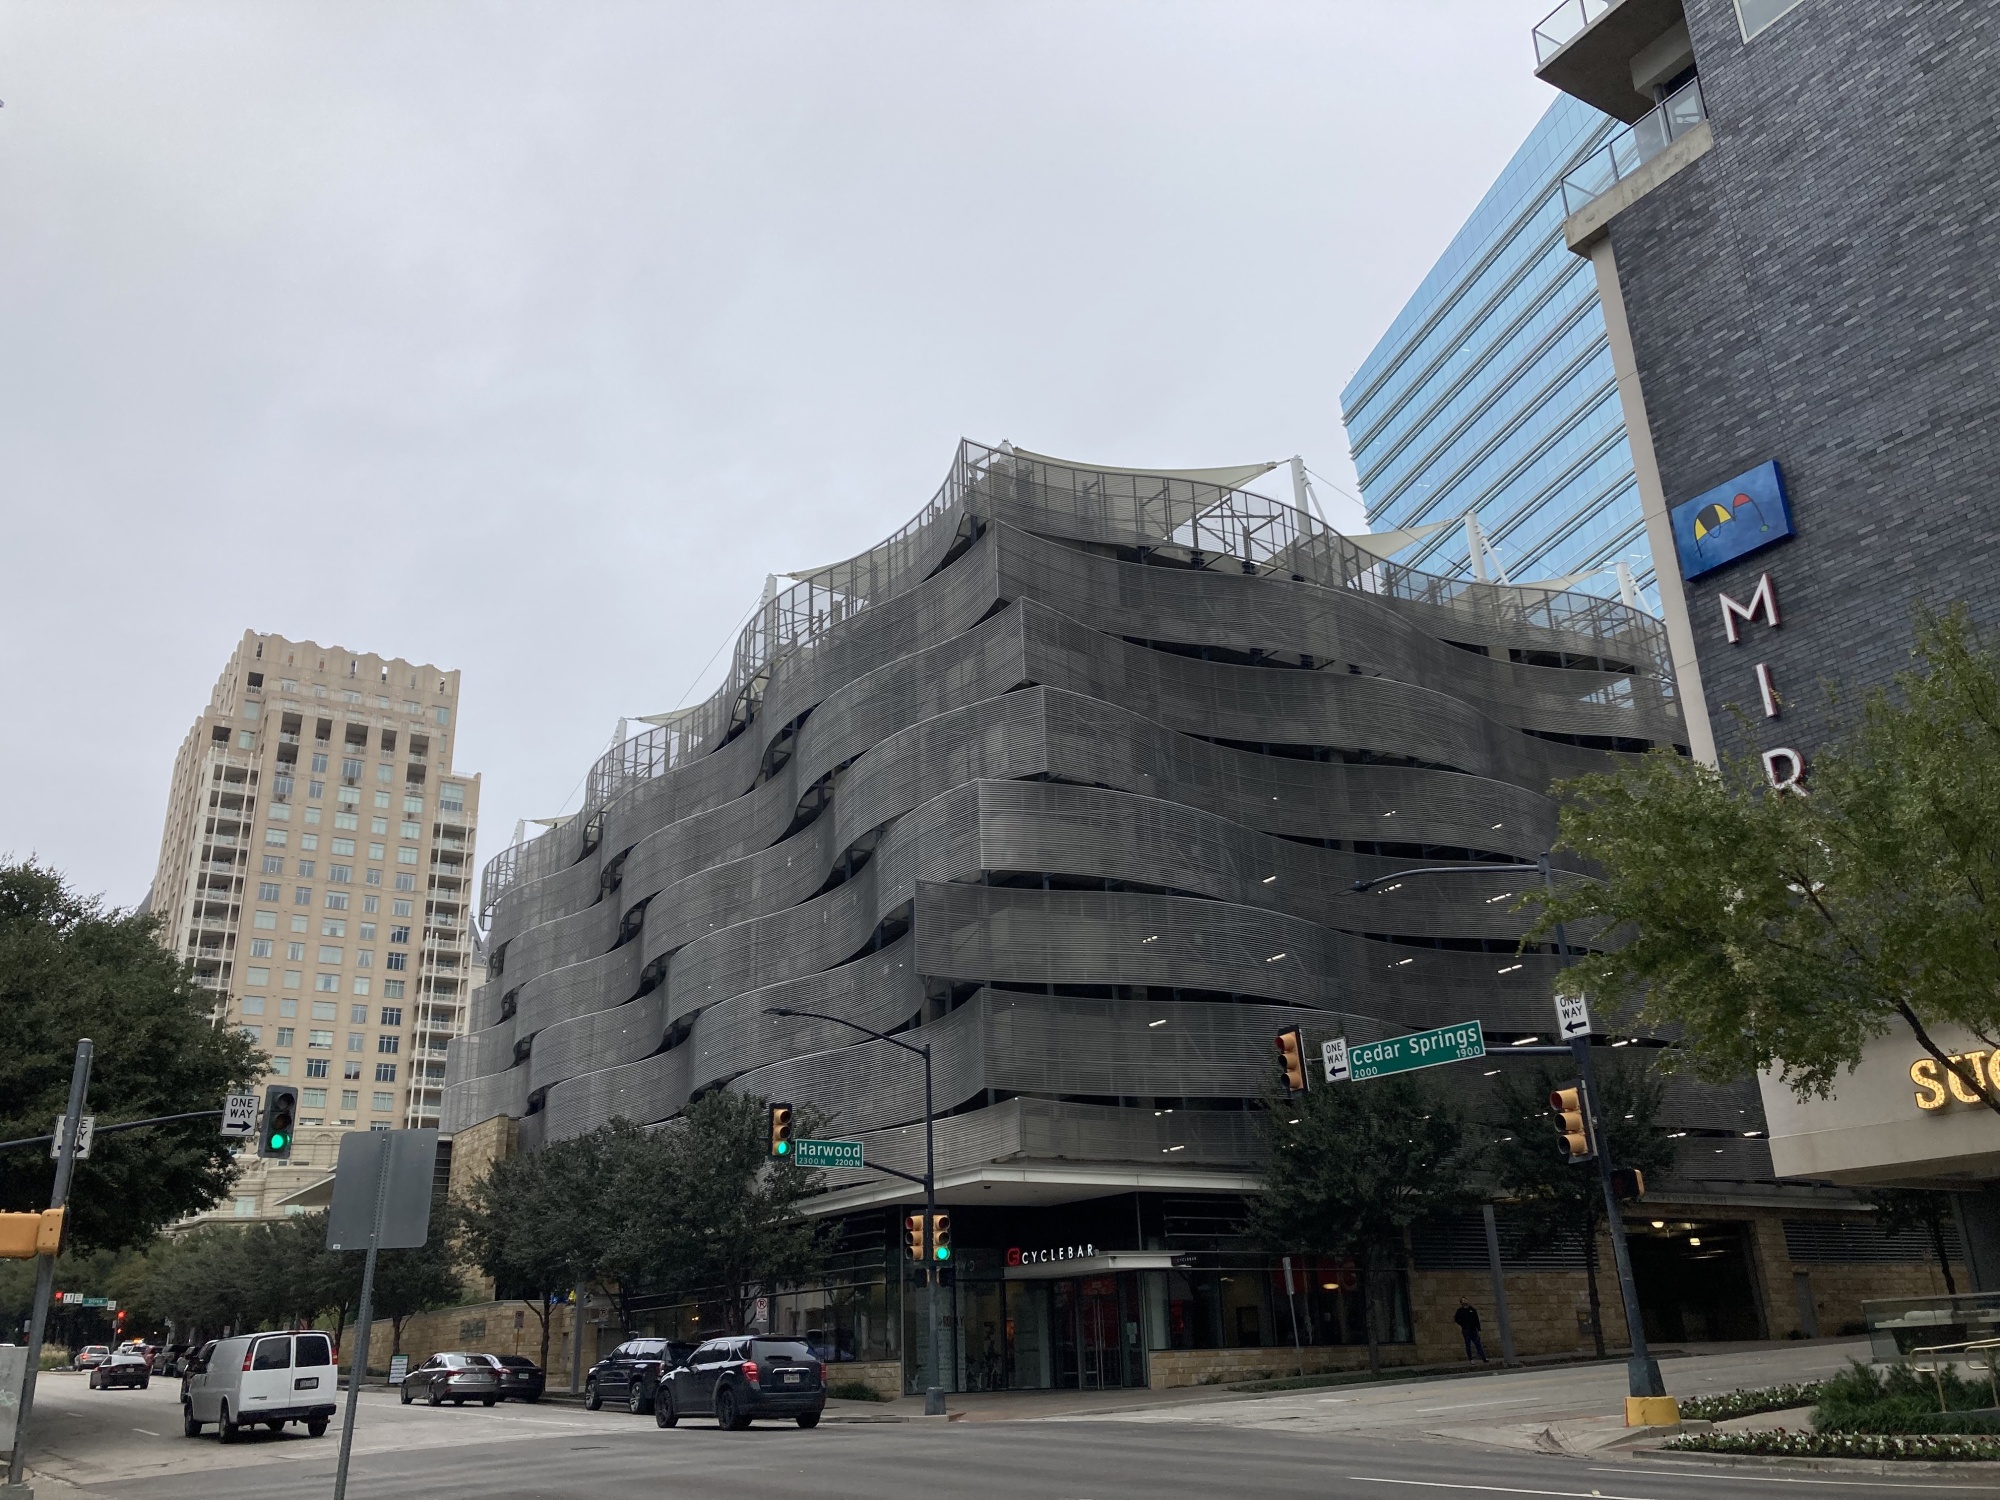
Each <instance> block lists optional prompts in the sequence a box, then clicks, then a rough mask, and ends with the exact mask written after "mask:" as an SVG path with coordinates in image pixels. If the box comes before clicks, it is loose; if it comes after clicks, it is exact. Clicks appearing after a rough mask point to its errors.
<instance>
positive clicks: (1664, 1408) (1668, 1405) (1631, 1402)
mask: <svg viewBox="0 0 2000 1500" xmlns="http://www.w3.org/2000/svg"><path fill="white" fill-rule="evenodd" d="M1680 1419H1681V1405H1680V1403H1679V1402H1678V1401H1676V1400H1674V1398H1673V1397H1672V1396H1627V1397H1626V1398H1625V1425H1626V1426H1627V1427H1672V1426H1673V1425H1675V1424H1676V1423H1677V1422H1679V1421H1680Z"/></svg>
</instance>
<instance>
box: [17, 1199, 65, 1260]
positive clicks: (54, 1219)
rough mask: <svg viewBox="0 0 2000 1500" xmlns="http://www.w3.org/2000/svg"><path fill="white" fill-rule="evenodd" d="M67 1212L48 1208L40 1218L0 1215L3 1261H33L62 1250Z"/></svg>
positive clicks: (34, 1216) (39, 1215)
mask: <svg viewBox="0 0 2000 1500" xmlns="http://www.w3.org/2000/svg"><path fill="white" fill-rule="evenodd" d="M66 1212H67V1210H66V1209H60V1208H45V1209H43V1210H42V1211H41V1212H40V1213H38V1214H0V1260H33V1259H34V1258H35V1257H36V1256H37V1255H54V1254H55V1253H56V1252H57V1251H59V1250H61V1249H62V1234H63V1215H64V1214H65V1213H66Z"/></svg>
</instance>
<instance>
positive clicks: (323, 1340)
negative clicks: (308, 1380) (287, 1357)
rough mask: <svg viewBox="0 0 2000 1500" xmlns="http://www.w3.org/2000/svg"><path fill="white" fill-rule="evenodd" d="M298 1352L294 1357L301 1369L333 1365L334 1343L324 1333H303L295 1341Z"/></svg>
mask: <svg viewBox="0 0 2000 1500" xmlns="http://www.w3.org/2000/svg"><path fill="white" fill-rule="evenodd" d="M293 1342H294V1343H296V1344H297V1345H298V1351H297V1353H296V1354H295V1355H294V1356H293V1357H294V1358H295V1359H296V1360H297V1362H298V1364H299V1367H300V1368H301V1369H304V1368H306V1367H308V1366H312V1365H330V1364H332V1363H333V1341H332V1340H331V1339H329V1338H328V1337H327V1336H326V1335H325V1334H323V1333H302V1334H300V1335H299V1336H298V1338H297V1339H295V1340H294V1341H293Z"/></svg>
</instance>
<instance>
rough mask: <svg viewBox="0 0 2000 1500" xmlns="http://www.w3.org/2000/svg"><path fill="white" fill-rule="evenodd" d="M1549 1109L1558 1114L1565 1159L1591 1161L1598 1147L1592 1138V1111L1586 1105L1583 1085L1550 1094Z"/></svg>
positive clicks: (1556, 1090) (1557, 1090) (1575, 1085)
mask: <svg viewBox="0 0 2000 1500" xmlns="http://www.w3.org/2000/svg"><path fill="white" fill-rule="evenodd" d="M1549 1108H1550V1109H1552V1110H1554V1111H1555V1112H1556V1118H1557V1121H1558V1126H1557V1128H1558V1129H1559V1130H1560V1131H1561V1132H1562V1151H1563V1155H1564V1156H1565V1157H1567V1158H1568V1159H1569V1160H1570V1161H1589V1160H1590V1159H1591V1158H1592V1157H1593V1156H1595V1155H1597V1147H1596V1145H1595V1143H1594V1142H1592V1140H1591V1138H1590V1111H1589V1109H1588V1108H1587V1107H1586V1105H1585V1096H1584V1092H1583V1085H1582V1084H1580V1083H1578V1084H1572V1085H1571V1086H1570V1087H1569V1088H1566V1089H1555V1090H1553V1091H1552V1092H1551V1093H1550V1094H1549Z"/></svg>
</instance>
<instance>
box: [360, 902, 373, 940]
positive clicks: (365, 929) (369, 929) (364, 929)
mask: <svg viewBox="0 0 2000 1500" xmlns="http://www.w3.org/2000/svg"><path fill="white" fill-rule="evenodd" d="M374 909H375V908H374V907H372V906H371V907H368V908H367V910H369V911H373V910H374ZM361 941H362V942H364V943H372V942H374V941H375V924H374V923H373V922H363V923H362V924H361Z"/></svg>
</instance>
